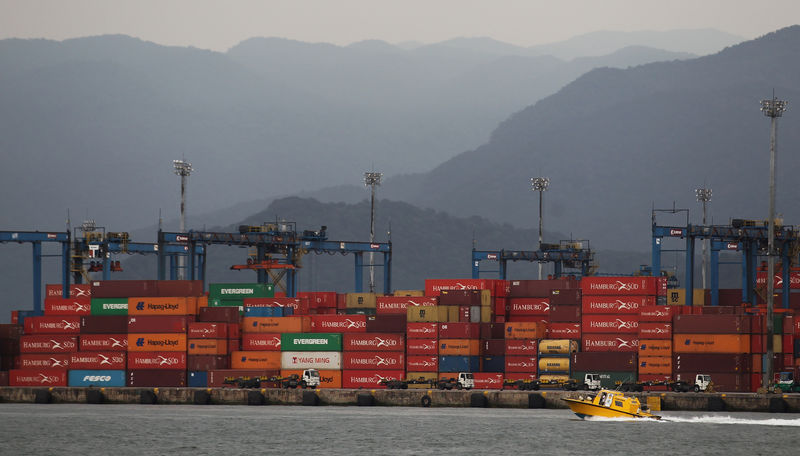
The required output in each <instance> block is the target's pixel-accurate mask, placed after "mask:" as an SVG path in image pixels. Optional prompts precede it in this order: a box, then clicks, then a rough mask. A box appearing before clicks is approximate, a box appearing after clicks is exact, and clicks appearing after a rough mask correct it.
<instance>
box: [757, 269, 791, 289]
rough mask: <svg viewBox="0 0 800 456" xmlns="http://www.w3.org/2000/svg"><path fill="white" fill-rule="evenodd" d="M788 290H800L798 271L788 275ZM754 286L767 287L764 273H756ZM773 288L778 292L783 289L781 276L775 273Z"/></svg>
mask: <svg viewBox="0 0 800 456" xmlns="http://www.w3.org/2000/svg"><path fill="white" fill-rule="evenodd" d="M789 279H790V280H791V281H790V282H789V288H790V289H792V290H796V289H798V288H800V271H792V272H791V273H790V274H789ZM756 286H757V287H763V288H766V286H767V273H766V272H758V273H756ZM774 288H775V289H776V290H779V289H781V288H783V274H782V273H777V274H775V281H774Z"/></svg>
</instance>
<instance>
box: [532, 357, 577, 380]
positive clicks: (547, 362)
mask: <svg viewBox="0 0 800 456" xmlns="http://www.w3.org/2000/svg"><path fill="white" fill-rule="evenodd" d="M569 362H570V358H569V357H568V356H563V357H562V356H548V357H540V358H539V361H538V367H539V376H541V374H543V373H548V374H554V373H555V374H564V373H566V374H569V371H570V367H569V366H570V364H569Z"/></svg>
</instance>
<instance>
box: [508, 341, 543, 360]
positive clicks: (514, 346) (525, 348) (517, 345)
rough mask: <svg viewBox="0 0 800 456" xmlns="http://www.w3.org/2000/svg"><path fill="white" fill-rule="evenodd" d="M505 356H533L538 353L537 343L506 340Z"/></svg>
mask: <svg viewBox="0 0 800 456" xmlns="http://www.w3.org/2000/svg"><path fill="white" fill-rule="evenodd" d="M505 345H506V347H505V348H506V349H505V354H506V355H529V356H534V355H536V353H538V345H539V344H538V343H537V341H536V339H506V343H505Z"/></svg>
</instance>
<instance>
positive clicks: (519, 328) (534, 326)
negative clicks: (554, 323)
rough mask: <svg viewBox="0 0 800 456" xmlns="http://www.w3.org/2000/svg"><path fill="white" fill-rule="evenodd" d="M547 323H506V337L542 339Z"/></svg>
mask: <svg viewBox="0 0 800 456" xmlns="http://www.w3.org/2000/svg"><path fill="white" fill-rule="evenodd" d="M546 333H547V325H545V324H544V323H542V322H516V323H513V322H512V323H506V339H542V338H544V337H545V334H546Z"/></svg>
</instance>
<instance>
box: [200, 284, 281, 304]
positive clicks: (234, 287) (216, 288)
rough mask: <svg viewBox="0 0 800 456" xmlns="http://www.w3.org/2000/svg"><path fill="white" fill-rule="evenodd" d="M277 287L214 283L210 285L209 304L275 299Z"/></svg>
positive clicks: (271, 285)
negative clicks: (229, 300)
mask: <svg viewBox="0 0 800 456" xmlns="http://www.w3.org/2000/svg"><path fill="white" fill-rule="evenodd" d="M274 297H275V286H274V285H273V284H271V283H212V284H209V285H208V298H209V302H210V301H211V300H213V299H215V298H219V299H222V300H228V299H239V300H241V299H244V298H274Z"/></svg>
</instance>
